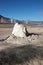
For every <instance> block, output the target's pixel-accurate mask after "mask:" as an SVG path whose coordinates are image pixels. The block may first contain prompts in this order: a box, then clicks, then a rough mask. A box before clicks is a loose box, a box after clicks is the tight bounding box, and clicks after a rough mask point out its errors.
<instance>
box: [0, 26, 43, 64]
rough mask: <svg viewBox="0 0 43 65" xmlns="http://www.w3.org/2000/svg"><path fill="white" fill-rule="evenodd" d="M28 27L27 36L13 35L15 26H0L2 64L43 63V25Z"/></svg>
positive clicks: (0, 61) (0, 56) (0, 58)
mask: <svg viewBox="0 0 43 65" xmlns="http://www.w3.org/2000/svg"><path fill="white" fill-rule="evenodd" d="M26 27H27V30H28V32H29V35H28V36H27V37H25V38H20V37H16V36H14V35H12V34H11V32H12V29H13V28H0V65H43V27H37V26H36V27H31V26H26Z"/></svg>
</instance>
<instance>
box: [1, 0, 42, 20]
mask: <svg viewBox="0 0 43 65" xmlns="http://www.w3.org/2000/svg"><path fill="white" fill-rule="evenodd" d="M0 15H3V16H5V17H9V18H13V19H18V20H32V21H43V0H0Z"/></svg>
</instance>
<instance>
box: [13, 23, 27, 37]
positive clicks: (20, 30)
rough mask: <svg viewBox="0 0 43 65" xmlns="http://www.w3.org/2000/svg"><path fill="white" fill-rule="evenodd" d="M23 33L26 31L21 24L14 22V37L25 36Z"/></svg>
mask: <svg viewBox="0 0 43 65" xmlns="http://www.w3.org/2000/svg"><path fill="white" fill-rule="evenodd" d="M25 33H26V30H25V27H24V26H23V25H22V24H18V23H16V24H15V25H14V28H13V31H12V34H14V35H15V36H16V37H25Z"/></svg>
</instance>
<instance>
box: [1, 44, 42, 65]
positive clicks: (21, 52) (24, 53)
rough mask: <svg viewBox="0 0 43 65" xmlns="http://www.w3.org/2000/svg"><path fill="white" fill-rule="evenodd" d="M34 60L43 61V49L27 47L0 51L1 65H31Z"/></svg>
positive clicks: (32, 46)
mask: <svg viewBox="0 0 43 65" xmlns="http://www.w3.org/2000/svg"><path fill="white" fill-rule="evenodd" d="M34 59H38V60H42V61H43V47H40V46H37V47H36V46H34V45H26V46H20V47H12V48H8V49H5V50H2V51H0V65H29V63H30V61H31V60H34ZM27 62H28V64H27ZM31 65H32V63H31ZM33 65H34V64H33ZM36 65H37V64H36ZM40 65H43V64H41V63H40Z"/></svg>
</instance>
